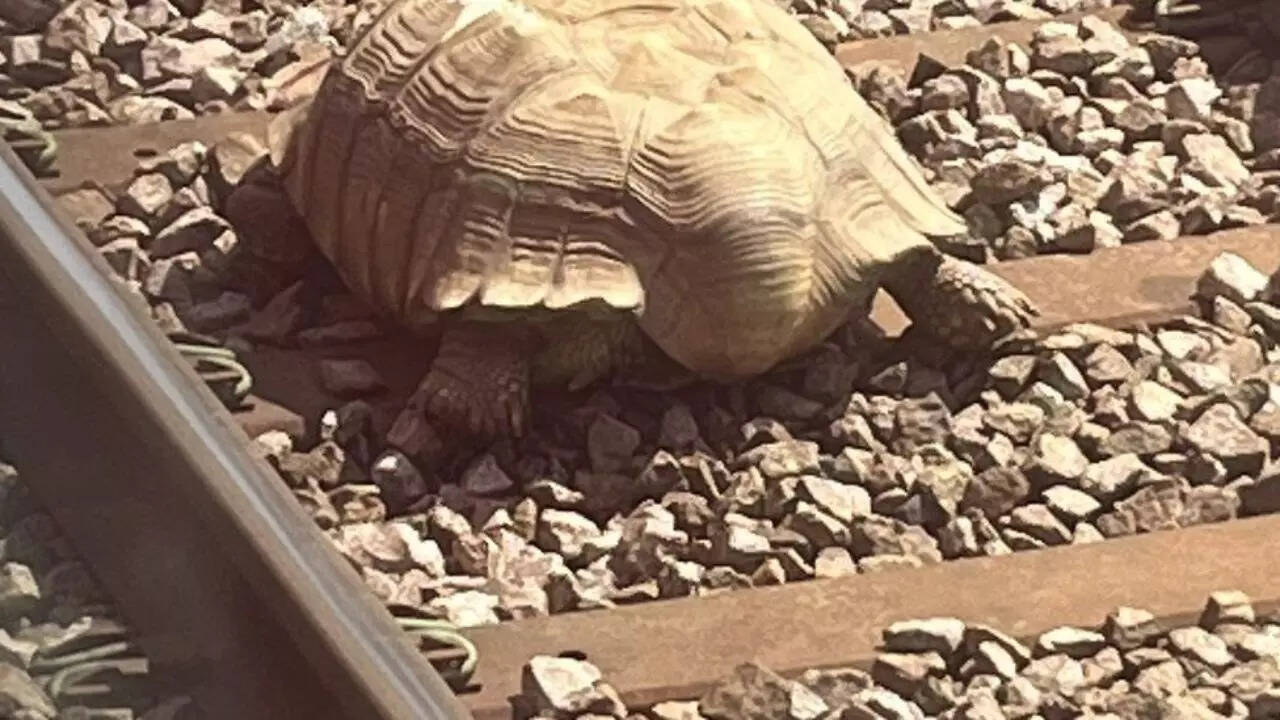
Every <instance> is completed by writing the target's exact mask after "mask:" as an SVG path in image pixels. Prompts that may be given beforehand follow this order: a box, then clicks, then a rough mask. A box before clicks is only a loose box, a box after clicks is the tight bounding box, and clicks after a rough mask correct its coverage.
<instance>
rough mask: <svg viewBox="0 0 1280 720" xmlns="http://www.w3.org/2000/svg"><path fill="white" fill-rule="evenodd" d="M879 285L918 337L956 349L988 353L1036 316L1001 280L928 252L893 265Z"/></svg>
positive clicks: (1017, 292)
mask: <svg viewBox="0 0 1280 720" xmlns="http://www.w3.org/2000/svg"><path fill="white" fill-rule="evenodd" d="M884 284H885V287H886V288H887V289H888V290H889V292H890V293H891V294H892V295H893V298H894V300H896V301H897V302H898V304H899V305H900V306H902V309H903V310H905V311H906V313H907V315H908V316H910V318H911V322H912V325H913V327H918V328H919V330H918V331H917V332H922V333H923V334H924V335H926V336H928V337H929V338H931V339H933V340H936V341H938V342H940V343H942V344H943V345H945V346H947V347H950V348H954V349H957V350H978V351H981V350H986V349H989V348H990V347H991V346H992V345H994V344H995V343H996V342H997V341H999V340H1001V339H1002V338H1004V337H1005V336H1007V335H1009V334H1010V333H1012V332H1015V331H1017V330H1020V329H1022V328H1025V327H1027V326H1028V325H1029V324H1030V322H1031V319H1032V318H1033V317H1035V316H1037V315H1039V311H1038V310H1037V309H1036V308H1035V306H1034V305H1033V304H1032V303H1031V300H1030V299H1028V298H1027V296H1026V295H1024V294H1023V293H1022V291H1020V290H1018V289H1017V288H1015V287H1013V286H1012V285H1010V284H1009V283H1007V282H1005V281H1004V280H1003V279H1002V278H1000V277H998V276H997V275H995V274H993V273H991V272H990V271H988V270H985V269H983V268H982V267H980V266H978V265H974V264H973V263H970V262H966V261H964V260H960V259H958V258H954V257H951V256H949V255H944V254H942V253H940V252H938V251H936V250H933V249H932V248H929V249H924V250H922V251H920V252H918V253H912V254H910V255H909V256H908V257H906V258H904V259H902V260H901V261H899V262H898V263H895V264H894V265H893V266H892V267H891V268H889V270H888V273H887V275H886V277H885V279H884Z"/></svg>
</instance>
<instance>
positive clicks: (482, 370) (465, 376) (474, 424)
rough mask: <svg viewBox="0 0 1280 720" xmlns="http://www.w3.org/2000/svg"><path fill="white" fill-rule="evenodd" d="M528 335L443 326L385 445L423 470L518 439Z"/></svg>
mask: <svg viewBox="0 0 1280 720" xmlns="http://www.w3.org/2000/svg"><path fill="white" fill-rule="evenodd" d="M532 349H533V334H532V333H531V332H530V331H529V329H528V328H526V327H524V326H522V325H520V324H518V323H486V322H462V323H458V324H456V325H451V326H449V327H447V328H445V331H444V334H443V336H442V337H441V339H440V351H439V353H437V355H436V359H435V361H434V362H433V363H432V364H431V369H430V370H429V371H428V372H427V375H426V377H425V378H423V380H422V382H421V383H420V384H419V385H418V389H417V391H415V392H414V394H413V395H412V396H411V397H410V398H409V402H408V404H407V406H406V407H405V409H404V410H403V411H402V412H401V413H400V415H399V417H397V418H396V421H395V423H394V424H393V425H392V427H391V430H390V432H389V433H388V434H387V442H388V443H389V444H390V445H392V446H393V447H395V448H397V449H399V450H400V451H401V452H403V453H405V454H406V455H407V456H409V457H410V458H412V459H413V460H414V461H415V462H417V463H419V464H420V465H422V466H424V467H423V468H422V469H423V470H428V469H430V470H438V469H440V468H442V467H444V465H445V463H446V462H448V461H449V460H451V459H453V458H454V457H456V454H457V451H458V450H460V449H463V448H465V447H470V446H474V445H476V444H478V443H484V442H488V441H492V440H494V439H497V438H499V437H520V436H521V435H523V434H524V430H525V424H526V421H527V418H528V406H529V355H530V351H531V350H532Z"/></svg>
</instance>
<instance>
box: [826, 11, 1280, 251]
mask: <svg viewBox="0 0 1280 720" xmlns="http://www.w3.org/2000/svg"><path fill="white" fill-rule="evenodd" d="M849 73H850V76H851V77H852V78H853V80H854V84H855V86H856V87H857V88H858V90H859V91H860V92H861V94H862V95H863V96H864V97H866V98H867V99H868V100H869V101H870V102H871V103H872V105H873V106H874V107H875V108H876V109H877V110H878V111H879V112H880V113H881V115H882V116H884V117H885V118H886V119H888V120H889V121H890V122H892V123H893V124H894V125H895V127H896V128H897V132H898V138H899V140H900V141H901V142H902V144H903V146H904V147H905V148H906V149H907V150H908V151H909V152H910V153H911V154H912V155H913V156H914V157H915V158H916V159H917V160H918V161H920V163H921V164H922V165H923V166H924V167H925V168H926V170H927V172H928V173H930V174H931V177H932V181H933V186H934V188H935V189H936V190H937V191H938V192H939V193H940V194H941V195H942V196H943V197H944V198H945V199H946V200H947V202H948V204H949V205H951V207H952V208H953V209H955V210H956V211H957V212H959V213H961V214H963V215H964V217H965V219H966V220H967V221H968V224H969V229H970V233H969V235H968V236H966V237H963V238H957V239H954V240H951V241H946V249H947V250H948V251H950V252H952V253H953V254H956V255H958V256H961V257H965V258H966V259H969V260H973V261H975V262H983V261H988V260H991V259H1016V258H1022V257H1029V256H1033V255H1038V254H1046V253H1088V252H1092V251H1094V250H1096V249H1100V248H1108V247H1117V246H1119V245H1122V244H1126V243H1134V242H1144V241H1151V240H1172V239H1174V238H1175V237H1179V236H1187V235H1202V234H1206V233H1209V232H1213V231H1215V230H1221V229H1227V228H1233V227H1243V226H1247V225H1257V224H1262V223H1265V222H1275V221H1276V220H1277V219H1280V63H1276V62H1272V61H1269V60H1268V59H1267V58H1266V57H1265V56H1263V55H1260V54H1254V55H1249V56H1246V58H1245V59H1242V60H1241V61H1240V62H1239V63H1237V64H1235V65H1234V66H1233V67H1232V68H1231V69H1230V70H1228V71H1226V72H1225V73H1224V74H1223V75H1222V76H1219V77H1215V76H1214V75H1212V74H1211V72H1210V68H1209V64H1208V63H1207V62H1206V61H1205V60H1204V58H1203V57H1201V55H1200V50H1199V47H1198V46H1197V45H1196V43H1194V42H1191V41H1189V40H1186V39H1182V38H1175V37H1169V36H1164V35H1154V34H1153V35H1146V36H1143V37H1141V38H1139V39H1137V40H1136V41H1133V40H1130V39H1129V38H1128V37H1126V36H1125V35H1123V34H1121V33H1120V32H1119V31H1118V30H1117V29H1116V28H1115V27H1114V26H1112V25H1110V24H1108V23H1106V22H1104V21H1101V20H1098V19H1096V18H1085V19H1083V20H1081V21H1079V22H1077V23H1063V22H1049V23H1045V24H1044V25H1042V26H1041V27H1040V29H1039V30H1038V31H1037V32H1036V33H1035V35H1034V37H1033V39H1032V40H1031V43H1030V45H1029V46H1028V47H1023V46H1020V45H1018V44H1015V43H1006V42H1004V41H1001V40H998V39H990V40H988V41H986V42H985V43H984V44H982V45H981V46H979V47H975V48H973V49H972V50H971V51H970V52H969V53H968V57H967V61H966V63H965V64H964V65H962V66H959V67H951V68H947V67H944V66H941V65H939V64H938V63H936V62H933V61H931V60H928V59H923V60H922V61H921V62H920V63H919V65H918V66H917V67H916V68H915V70H914V71H913V72H912V73H911V75H910V77H904V76H903V75H902V74H900V73H898V72H895V71H894V70H893V69H891V68H888V67H885V66H882V65H879V64H877V63H874V62H872V63H864V64H862V65H860V66H857V67H854V68H850V70H849Z"/></svg>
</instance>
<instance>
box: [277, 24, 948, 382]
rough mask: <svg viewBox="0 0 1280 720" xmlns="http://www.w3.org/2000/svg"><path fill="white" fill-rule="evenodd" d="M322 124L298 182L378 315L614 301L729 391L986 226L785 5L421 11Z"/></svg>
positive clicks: (335, 76) (311, 119)
mask: <svg viewBox="0 0 1280 720" xmlns="http://www.w3.org/2000/svg"><path fill="white" fill-rule="evenodd" d="M300 118H301V119H300V121H299V122H298V124H297V125H296V126H294V131H293V132H292V134H291V135H283V136H282V137H284V138H286V139H288V140H289V141H290V144H288V145H286V144H284V142H283V141H277V143H276V145H277V147H276V148H274V150H273V152H274V154H275V157H276V158H277V162H278V163H279V164H280V166H281V169H282V171H283V175H284V178H285V184H286V188H287V191H288V193H289V194H290V196H291V198H292V199H293V201H294V203H295V204H296V205H297V207H298V208H299V210H300V212H301V213H302V214H303V216H304V217H305V218H306V220H307V224H308V226H309V227H310V229H311V231H312V233H313V234H314V236H315V240H316V242H317V243H318V245H319V246H320V248H321V249H322V251H323V252H324V253H325V254H326V255H327V256H328V257H329V258H330V259H331V260H332V261H333V262H334V264H335V265H336V266H337V268H338V270H339V272H340V273H341V274H342V276H343V277H344V279H345V280H346V281H347V282H348V283H349V284H350V285H351V287H352V288H353V289H354V290H355V291H356V292H357V293H360V294H363V295H364V296H366V298H367V299H369V300H370V301H371V302H372V303H373V304H374V305H375V306H377V307H379V308H381V309H383V310H385V311H387V312H389V313H391V314H393V315H395V316H396V317H398V318H399V319H401V320H403V321H405V322H407V323H410V324H417V323H421V322H424V321H431V320H432V319H434V318H435V317H436V313H438V312H440V311H444V310H452V309H457V308H462V307H466V306H475V305H476V304H479V305H483V306H488V307H496V308H547V309H552V310H558V309H563V308H570V307H576V306H580V305H582V304H584V303H591V302H593V301H594V302H595V303H597V304H601V303H602V304H603V305H605V306H607V307H611V308H615V309H617V310H619V311H633V312H636V313H637V314H638V320H639V323H640V326H641V327H642V328H643V330H644V331H645V332H646V333H647V334H648V335H649V336H650V337H652V338H653V339H654V340H655V341H656V342H657V343H658V345H659V346H661V347H662V348H663V349H664V350H665V351H666V352H667V353H668V354H670V355H671V356H672V357H673V358H675V359H676V360H678V361H680V362H681V363H683V364H684V365H686V366H687V367H689V368H690V369H692V370H694V371H697V372H700V373H702V374H704V375H707V376H710V377H721V378H729V377H737V376H743V375H749V374H754V373H757V372H761V371H764V370H766V369H768V368H769V367H770V366H772V365H773V364H775V363H776V362H778V361H779V360H781V359H784V358H786V357H788V356H791V355H793V354H794V353H796V352H799V351H802V350H804V349H806V348H807V347H810V346H812V345H814V344H816V343H817V342H819V341H821V339H822V338H823V337H825V336H826V335H827V334H828V333H830V332H831V331H832V330H834V329H835V327H837V326H838V325H839V323H840V322H842V321H843V320H844V319H845V317H847V314H848V312H849V311H850V310H851V309H853V308H855V307H864V306H865V304H866V303H867V301H868V300H869V298H870V296H871V294H872V293H873V291H874V289H875V281H876V278H877V270H878V269H879V268H881V267H883V265H884V264H885V263H887V262H892V261H893V260H894V259H895V258H896V257H898V256H899V254H900V253H901V252H902V251H903V250H905V249H908V248H912V247H916V246H919V245H922V244H926V243H927V240H926V239H925V238H924V236H923V235H922V233H924V234H934V235H948V234H956V233H960V232H963V231H964V225H963V223H962V222H961V221H960V219H959V218H957V217H956V216H955V215H954V214H952V213H951V212H950V211H949V210H948V209H947V208H946V206H945V205H944V204H943V202H942V200H941V199H940V198H939V197H938V196H937V195H935V194H934V193H933V192H932V191H931V190H930V189H929V188H928V186H927V184H926V182H925V180H924V178H923V177H922V175H921V174H920V172H919V170H918V169H917V168H916V166H915V165H914V164H913V163H912V161H911V160H910V158H909V157H908V156H907V155H906V153H905V152H904V151H903V150H902V149H901V147H900V146H899V145H898V143H897V141H896V139H895V138H894V135H893V132H892V130H891V129H890V128H889V126H888V125H887V124H886V123H885V122H884V121H883V120H882V119H881V118H880V117H879V116H878V115H876V114H875V112H874V111H873V110H872V109H871V108H870V107H869V106H868V105H867V104H866V102H864V101H863V100H862V98H860V97H859V96H858V95H857V94H856V93H855V92H854V91H853V90H852V89H851V87H850V86H849V85H848V83H847V82H846V80H845V78H844V75H843V72H842V70H841V68H840V67H839V65H837V63H836V62H835V61H834V59H833V58H832V57H831V56H830V54H829V53H828V52H827V51H826V50H824V49H823V48H822V46H821V45H819V44H818V42H817V41H816V40H814V39H813V38H812V37H811V36H810V35H809V33H808V32H807V31H806V30H805V29H804V28H803V27H801V26H800V25H799V24H798V23H797V22H796V21H795V20H794V19H793V18H791V17H790V16H788V15H787V14H786V13H784V12H782V11H781V10H779V9H778V8H776V7H775V6H773V5H772V4H771V3H770V1H769V0H706V1H700V0H560V1H559V2H557V1H556V0H525V1H524V2H517V1H516V0H396V1H395V2H393V3H392V5H391V6H390V7H389V8H388V9H387V11H386V12H385V14H384V15H383V16H382V17H381V18H379V19H378V21H377V22H375V23H373V24H372V25H371V26H370V27H369V28H368V29H367V30H366V31H365V34H364V35H362V36H361V37H360V38H358V39H357V40H356V41H355V42H354V44H353V45H352V47H351V49H350V51H349V53H348V54H347V55H346V57H345V58H344V59H343V60H342V61H341V63H339V64H337V65H335V66H334V67H333V69H331V70H330V71H329V73H328V75H327V76H326V77H325V80H324V82H323V84H322V85H321V88H320V91H319V93H318V94H317V96H316V98H315V100H314V104H313V105H312V106H311V108H310V110H309V111H307V112H305V113H303V114H302V115H301V116H300Z"/></svg>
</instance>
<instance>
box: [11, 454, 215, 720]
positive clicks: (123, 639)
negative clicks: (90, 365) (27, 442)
mask: <svg viewBox="0 0 1280 720" xmlns="http://www.w3.org/2000/svg"><path fill="white" fill-rule="evenodd" d="M0 534H2V535H3V540H2V542H0V547H2V548H3V549H2V550H0V715H3V716H4V717H6V718H15V719H16V718H21V720H73V719H79V718H108V717H110V718H113V719H115V720H131V719H132V718H138V719H139V720H179V719H183V718H185V719H188V720H195V718H198V717H200V715H198V714H197V713H196V711H195V710H194V708H193V707H192V706H191V705H190V703H189V701H188V700H187V698H185V697H166V696H164V695H161V694H159V690H160V689H159V688H157V687H155V686H154V683H152V682H151V681H150V680H149V678H148V676H147V665H146V660H145V658H143V657H142V656H141V654H140V653H139V651H138V650H137V648H136V646H135V645H134V644H133V642H132V638H131V637H130V631H129V629H128V627H127V626H125V625H123V624H122V623H121V621H120V620H119V618H118V617H117V616H116V613H115V609H114V608H113V607H112V605H111V602H110V599H109V598H107V597H106V596H105V595H104V594H103V591H102V589H101V588H100V587H99V586H98V584H97V581H96V580H95V579H94V577H93V576H92V573H91V572H90V570H89V568H87V567H86V566H85V565H84V564H83V563H82V561H81V560H80V559H79V558H78V557H77V556H76V554H75V552H74V549H73V548H72V547H71V546H70V544H69V543H68V542H67V540H66V538H65V537H63V535H62V533H61V531H60V530H59V529H58V527H57V526H56V524H55V523H54V521H53V519H52V517H50V515H49V514H48V513H47V512H46V511H45V510H44V509H42V508H41V507H40V506H39V504H38V503H37V502H36V501H35V499H34V498H33V497H32V496H31V494H30V492H29V490H28V489H27V487H26V485H24V484H23V482H22V480H21V479H20V477H19V476H18V472H17V471H16V470H15V469H14V468H13V466H11V465H8V464H6V463H5V462H3V461H0ZM95 659H96V660H99V661H102V667H100V668H98V669H97V670H96V671H91V664H86V663H89V661H93V660H95ZM89 686H93V687H92V689H91V688H90V687H89Z"/></svg>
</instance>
